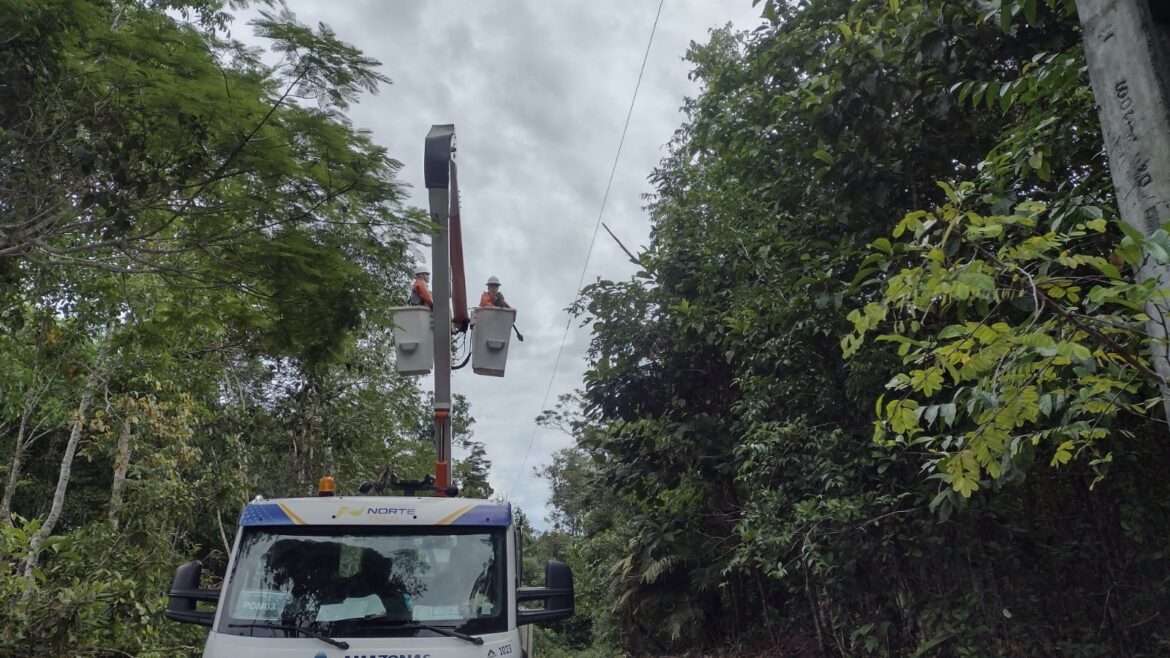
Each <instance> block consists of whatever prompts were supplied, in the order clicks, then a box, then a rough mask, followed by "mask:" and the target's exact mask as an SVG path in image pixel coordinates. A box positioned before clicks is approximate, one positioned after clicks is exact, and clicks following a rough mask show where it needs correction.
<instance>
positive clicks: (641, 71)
mask: <svg viewBox="0 0 1170 658" xmlns="http://www.w3.org/2000/svg"><path fill="white" fill-rule="evenodd" d="M665 2H666V0H658V11H657V12H656V13H655V14H654V24H653V25H651V26H650V37H649V38H648V39H647V40H646V51H645V52H644V53H642V65H641V67H639V68H638V80H637V82H635V83H634V93H633V95H632V96H631V97H630V107H629V108H628V109H627V110H626V121H625V124H624V125H623V126H622V137H621V139H620V140H618V147H617V153H615V154H614V156H613V165H612V166H611V167H610V169H609V180H608V181H606V183H605V193H604V194H603V195H602V197H601V208H600V209H599V210H598V211H597V221H596V222H595V223H594V224H593V237H591V238H590V239H589V249H588V250H586V252H585V264H584V265H582V266H581V276H580V277H579V278H578V279H577V289H576V294H578V295H579V294H581V288H582V286H584V285H585V274H586V272H587V271H588V269H589V260H590V259H591V258H592V257H593V246H594V245H595V244H596V243H597V233H598V231H599V230H600V229H601V220H602V218H603V217H605V207H606V205H607V204H608V203H609V192H610V189H611V188H612V187H613V178H614V175H615V174H616V173H617V166H618V162H619V161H620V160H621V157H622V147H624V146H625V144H626V134H627V133H628V132H629V130H630V118H631V117H633V116H634V104H635V103H636V102H637V101H638V90H639V89H641V87H642V76H643V75H645V73H646V62H647V61H648V60H649V59H650V47H651V46H653V45H654V34H655V33H656V32H657V31H658V19H659V18H661V17H662V5H663V4H665ZM572 324H573V315H572V314H571V313H570V314H568V317H566V318H565V329H564V331H563V332H562V333H561V343H560V345H559V346H557V356H556V358H555V359H553V368H552V373H551V374H550V375H549V377H548V386H546V387H545V389H544V398H543V399H542V400H541V402H540V411H541V412H543V411H544V408H545V406H546V405H547V404H548V396H549V393H551V392H552V387H553V383H554V382H555V381H556V378H557V368H558V367H559V366H560V364H561V354H562V353H564V351H565V340H566V339H568V337H569V327H570V326H572ZM538 429H539V426H538V425H536V424H533V426H532V434H531V436H529V437H528V447H527V448H525V450H524V458H523V459H521V460H520V470H519V472H518V473H517V477H515V478H512V480H511V481H512V482H513V483H514V482H517V481H518V480H519V479H520V478H522V477H524V467H525V466H527V465H528V455H529V453H531V452H532V445H533V444H534V443H535V442H536V433H537V431H538ZM508 487H509V488H508V492H507V494H505V496H504V497H505V498H507V497H508V495H510V494H511V493H512V485H508Z"/></svg>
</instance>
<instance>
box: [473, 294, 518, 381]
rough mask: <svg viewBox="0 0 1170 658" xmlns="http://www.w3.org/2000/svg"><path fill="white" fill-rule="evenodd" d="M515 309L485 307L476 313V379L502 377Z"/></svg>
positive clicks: (474, 342)
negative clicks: (480, 376)
mask: <svg viewBox="0 0 1170 658" xmlns="http://www.w3.org/2000/svg"><path fill="white" fill-rule="evenodd" d="M515 322H516V309H513V308H496V307H494V306H485V307H482V308H477V309H475V329H474V330H473V331H472V349H471V368H472V370H474V371H475V374H477V375H487V376H489V377H503V376H504V366H506V365H507V364H508V343H509V342H510V341H511V339H512V325H513V324H514V323H515Z"/></svg>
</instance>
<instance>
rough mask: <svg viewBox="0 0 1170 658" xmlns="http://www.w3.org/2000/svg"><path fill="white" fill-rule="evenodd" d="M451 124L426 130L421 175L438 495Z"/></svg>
mask: <svg viewBox="0 0 1170 658" xmlns="http://www.w3.org/2000/svg"><path fill="white" fill-rule="evenodd" d="M454 140H455V126H454V125H451V124H443V125H433V126H431V130H430V132H428V133H427V141H426V149H425V153H424V156H423V177H424V179H425V180H426V186H427V192H428V193H429V196H430V199H429V200H430V206H431V222H432V223H434V224H435V225H436V226H437V227H438V230H437V232H436V233H435V234H434V235H433V236H432V237H431V268H432V269H433V270H434V276H433V277H432V279H433V281H434V290H432V296H433V297H434V301H435V307H434V315H433V316H432V317H433V318H434V324H433V327H434V332H435V334H434V336H435V489H436V490H437V491H438V492H439V493H440V495H444V494H446V492H447V491H448V489H449V488H450V487H451V251H450V236H449V234H448V220H449V217H450V203H451V191H450V182H451V148H452V146H453V142H454Z"/></svg>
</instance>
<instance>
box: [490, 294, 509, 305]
mask: <svg viewBox="0 0 1170 658" xmlns="http://www.w3.org/2000/svg"><path fill="white" fill-rule="evenodd" d="M492 303H493V304H495V305H496V306H499V307H500V308H512V307H511V306H508V302H507V300H505V299H504V293H502V292H497V293H496V298H495V299H494V300H493V301H492Z"/></svg>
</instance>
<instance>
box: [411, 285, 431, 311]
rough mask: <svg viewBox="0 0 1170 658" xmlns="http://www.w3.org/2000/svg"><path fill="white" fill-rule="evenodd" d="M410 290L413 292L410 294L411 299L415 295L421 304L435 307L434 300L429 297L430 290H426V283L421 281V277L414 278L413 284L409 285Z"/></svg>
mask: <svg viewBox="0 0 1170 658" xmlns="http://www.w3.org/2000/svg"><path fill="white" fill-rule="evenodd" d="M411 292H413V293H414V294H413V295H411V299H412V301H413V299H414V298H415V297H417V298H418V301H419V302H420V303H421V304H423V305H425V306H426V307H427V308H434V307H435V301H434V299H433V298H432V297H431V291H430V290H427V284H426V283H425V282H423V280H422V279H415V280H414V285H413V286H411Z"/></svg>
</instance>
